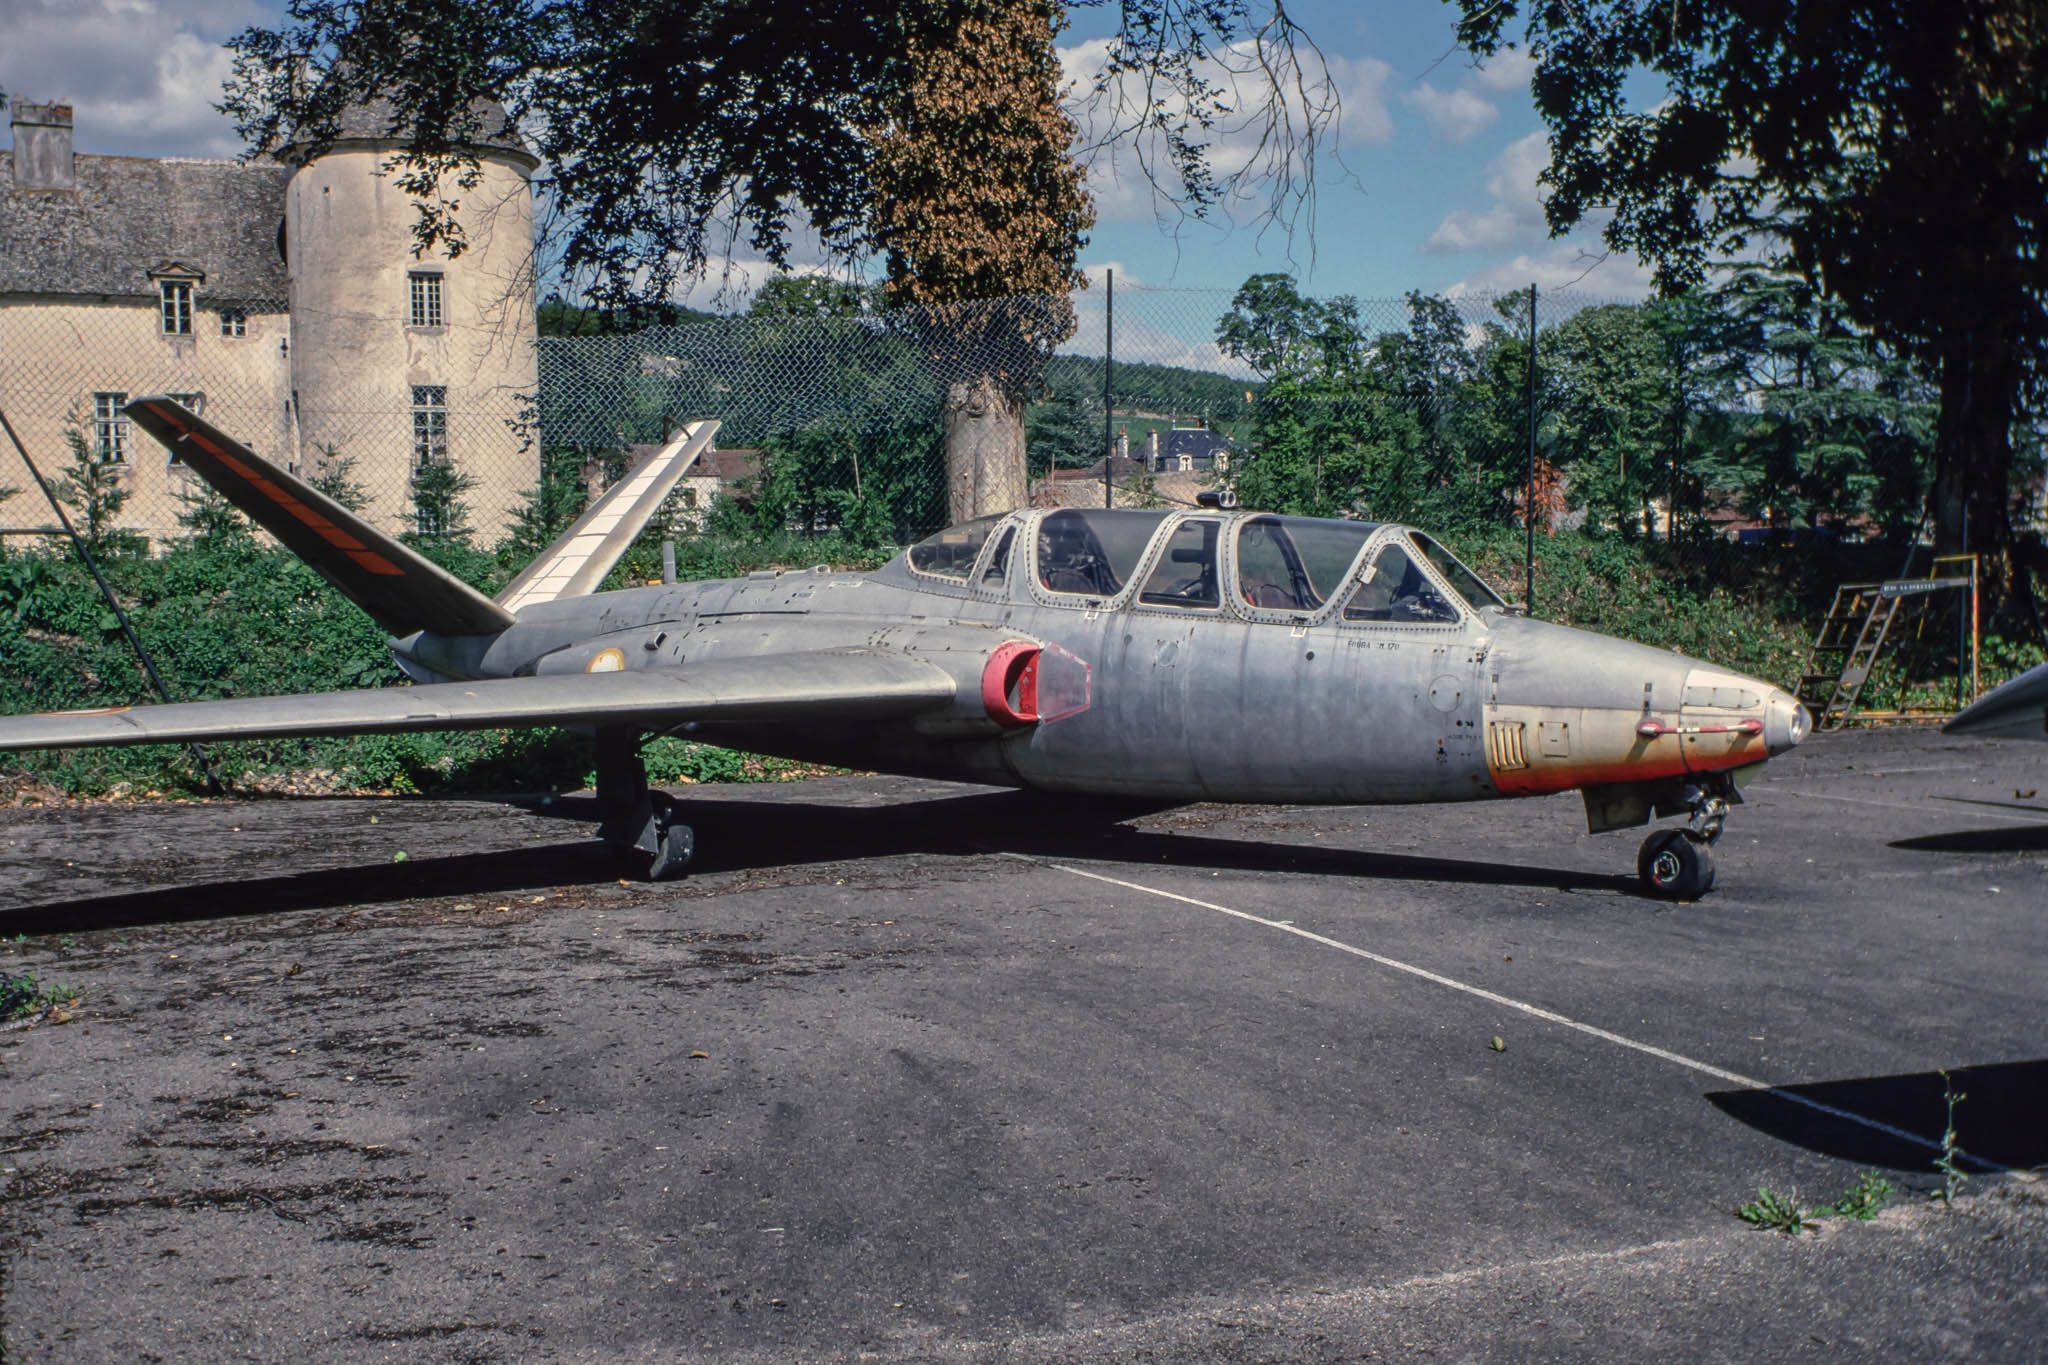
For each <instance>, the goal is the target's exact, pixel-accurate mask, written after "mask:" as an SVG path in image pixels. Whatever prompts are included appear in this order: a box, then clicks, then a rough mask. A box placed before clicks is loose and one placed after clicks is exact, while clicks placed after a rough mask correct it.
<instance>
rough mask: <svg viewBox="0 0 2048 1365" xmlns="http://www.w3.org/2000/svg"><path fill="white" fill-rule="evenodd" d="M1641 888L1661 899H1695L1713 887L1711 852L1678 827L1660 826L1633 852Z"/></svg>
mask: <svg viewBox="0 0 2048 1365" xmlns="http://www.w3.org/2000/svg"><path fill="white" fill-rule="evenodd" d="M1636 875H1637V876H1638V877H1640V878H1642V881H1643V890H1645V891H1647V892H1649V893H1650V894H1651V895H1653V896H1656V897H1658V898H1659V899H1661V900H1669V901H1696V900H1698V899H1699V898H1700V897H1701V896H1704V895H1706V894H1707V892H1709V891H1711V890H1713V888H1714V855H1713V853H1712V852H1710V851H1709V850H1708V848H1707V845H1706V841H1705V840H1702V839H1694V838H1692V837H1691V836H1690V835H1689V834H1688V833H1687V832H1686V831H1684V830H1682V829H1662V830H1658V831H1657V832H1656V833H1655V834H1652V835H1651V836H1650V837H1649V838H1647V839H1645V840H1643V847H1642V849H1641V851H1639V852H1638V853H1637V854H1636Z"/></svg>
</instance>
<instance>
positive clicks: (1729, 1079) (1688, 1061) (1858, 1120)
mask: <svg viewBox="0 0 2048 1365" xmlns="http://www.w3.org/2000/svg"><path fill="white" fill-rule="evenodd" d="M1002 856H1003V857H1005V858H1014V859H1015V860H1017V861H1018V862H1022V863H1035V864H1037V865H1038V866H1040V867H1047V868H1051V869H1052V870H1053V871H1055V872H1065V873H1068V874H1069V875H1071V876H1075V877H1085V878H1087V879H1088V880H1089V881H1092V882H1102V883H1105V884H1106V885H1109V886H1120V887H1122V888H1123V889H1124V890H1126V891H1137V892H1140V893H1142V894H1144V895H1147V896H1157V897H1159V898H1160V899H1162V900H1169V901H1179V902H1180V903H1181V904H1183V905H1192V906H1195V907H1197V908H1199V909H1202V910H1213V911H1215V912H1216V913H1217V914H1219V915H1228V916H1230V917H1231V918H1232V919H1240V920H1243V921H1245V922H1246V923H1248V924H1257V925H1262V926H1264V927H1265V928H1268V929H1278V930H1279V931H1280V932H1281V933H1283V934H1292V935H1294V936H1295V937H1296V938H1304V939H1307V940H1308V941H1309V942H1311V943H1315V944H1320V945H1321V946H1323V947H1325V948H1334V949H1336V950H1337V951H1338V952H1340V953H1349V954H1350V955H1351V956H1353V957H1357V958H1363V959H1364V960H1366V961H1367V962H1371V963H1374V964H1376V965H1378V966H1381V967H1385V968H1387V969H1388V970H1390V971H1396V972H1403V973H1406V974H1407V975H1409V976H1412V977H1415V978H1417V979H1418V980H1422V981H1427V982H1429V983H1430V984H1431V985H1434V986H1442V987H1443V988H1444V989H1446V990H1452V991H1457V992H1459V993H1460V994H1462V995H1469V996H1472V997H1473V998H1475V999H1479V1000H1484V1001H1487V1002H1488V1003H1489V1004H1495V1005H1499V1006H1501V1007H1503V1008H1505V1009H1511V1010H1516V1011H1518V1012H1520V1013H1522V1014H1526V1015H1529V1016H1531V1017H1532V1018H1536V1019H1541V1020H1543V1021H1544V1022H1545V1023H1549V1024H1557V1025H1559V1026H1560V1027H1563V1028H1568V1029H1574V1030H1576V1031H1577V1032H1579V1033H1583V1034H1585V1035H1587V1036H1588V1037H1590V1038H1598V1039H1599V1040H1600V1041H1602V1042H1604V1043H1612V1044H1614V1045H1615V1046H1616V1047H1624V1048H1627V1049H1629V1050H1630V1051H1632V1052H1640V1053H1642V1054H1643V1055H1645V1056H1648V1057H1655V1058H1656V1059H1657V1060H1658V1061H1660V1062H1669V1063H1671V1064H1672V1065H1673V1066H1678V1067H1683V1068H1685V1069H1686V1070H1688V1071H1697V1072H1699V1073H1700V1074H1701V1075H1703V1076H1711V1077H1713V1078H1714V1079H1715V1080H1717V1081H1725V1082H1726V1083H1728V1084H1729V1085H1734V1086H1740V1087H1741V1088H1743V1089H1745V1090H1762V1091H1765V1092H1767V1093H1769V1094H1772V1095H1776V1096H1777V1097H1778V1098H1779V1099H1782V1100H1786V1101H1788V1102H1790V1103H1792V1104H1796V1105H1799V1106H1801V1107H1802V1108H1805V1109H1811V1110H1813V1111H1814V1112H1815V1113H1819V1114H1826V1115H1827V1116H1828V1117H1829V1118H1836V1119H1841V1120H1843V1121H1844V1122H1847V1123H1853V1124H1856V1125H1858V1126H1860V1127H1863V1128H1868V1129H1870V1130H1871V1131H1872V1132H1875V1133H1883V1134H1884V1135H1885V1136H1886V1137H1893V1138H1897V1139H1899V1140H1900V1141H1902V1142H1910V1143H1912V1144H1913V1145H1914V1146H1916V1147H1924V1148H1926V1149H1927V1150H1929V1151H1932V1152H1939V1151H1941V1143H1940V1142H1939V1141H1938V1140H1935V1139H1932V1138H1925V1137H1922V1136H1921V1135H1920V1134H1918V1133H1910V1132H1907V1131H1906V1130H1905V1129H1904V1128H1896V1127H1893V1126H1892V1125H1891V1124H1889V1123H1885V1122H1883V1121H1882V1120H1879V1119H1874V1118H1870V1117H1868V1116H1867V1115H1864V1114H1858V1113H1855V1112H1853V1111H1851V1110H1848V1109H1838V1108H1836V1107H1835V1106H1834V1105H1832V1104H1823V1103H1822V1102H1821V1101H1819V1100H1816V1099H1813V1098H1811V1097H1809V1096H1806V1095H1801V1094H1798V1093H1797V1092H1795V1091H1791V1090H1787V1089H1785V1088H1784V1087H1782V1086H1776V1085H1772V1084H1771V1083H1770V1082H1769V1081H1763V1080H1758V1079H1757V1078H1756V1077H1754V1076H1745V1075H1743V1074H1742V1073H1741V1072H1739V1071H1730V1070H1728V1069H1727V1068H1726V1067H1719V1066H1715V1065H1714V1064H1713V1063H1711V1062H1703V1061H1700V1060H1699V1059H1698V1058H1695V1057H1688V1056H1686V1055H1685V1054H1684V1053H1682V1052H1673V1051H1671V1050H1670V1049H1669V1048H1662V1047H1658V1046H1657V1045H1656V1044H1655V1043H1644V1042H1639V1041H1637V1040H1636V1039H1634V1038H1630V1037H1627V1036H1625V1035H1623V1034H1619V1033H1615V1032H1614V1031H1612V1030H1611V1029H1604V1028H1601V1027H1600V1026H1598V1025H1597V1024H1588V1023H1585V1022H1583V1021H1582V1020H1578V1019H1574V1018H1572V1017H1571V1016H1570V1015H1565V1014H1559V1013H1558V1012H1557V1011H1556V1010H1551V1009H1545V1008H1544V1007H1543V1006H1541V1005H1532V1004H1530V1003H1529V1002H1528V1001H1526V1000H1517V999H1515V998H1514V997H1513V996H1511V995H1502V994H1501V993H1500V992H1499V991H1490V990H1487V989H1486V988H1485V987H1484V986H1474V985H1472V984H1471V983H1469V982H1465V981H1459V980H1457V979H1456V978H1455V977H1449V976H1445V975H1444V974H1443V973H1442V972H1433V971H1431V970H1429V969H1428V968H1427V967H1418V966H1416V965H1415V964H1413V963H1412V962H1403V961H1401V960H1400V959H1399V958H1395V957H1388V956H1386V955H1385V954H1384V953H1375V952H1373V951H1371V950H1370V949H1367V948H1360V947H1357V946H1356V945H1354V944H1350V943H1345V942H1343V941H1341V940H1339V939H1334V938H1331V937H1329V936H1328V935H1326V934H1318V933H1316V932H1314V931H1313V930H1309V929H1303V928H1301V927H1300V926H1299V925H1296V924H1293V923H1290V922H1289V921H1287V920H1277V919H1267V918H1266V917H1265V916H1264V915H1254V914H1252V913H1251V912H1250V911H1248V910H1234V909H1232V908H1231V907H1230V906H1227V905H1218V904H1216V902H1214V901H1205V900H1197V899H1196V898H1195V897H1193V896H1183V895H1181V894H1180V893H1179V892H1177V891H1165V890H1161V889H1160V888H1159V887H1156V886H1146V885H1144V884H1143V883H1141V882H1127V881H1125V880H1123V879H1122V878H1120V877H1110V876H1105V875H1104V874H1102V873H1100V872H1090V871H1088V870H1087V869H1086V868H1080V867H1069V866H1067V865H1066V864H1065V863H1049V862H1046V861H1044V860H1043V859H1039V858H1033V857H1031V856H1029V855H1028V854H1023V853H1008V852H1005V853H1004V854H1002ZM1965 1159H1966V1160H1968V1161H1970V1162H1972V1163H1974V1164H1975V1165H1978V1166H1981V1167H1983V1168H1984V1169H1986V1170H1989V1171H1997V1172H2001V1173H2003V1174H2006V1175H2012V1176H2017V1177H2018V1178H2020V1179H2022V1180H2029V1181H2031V1180H2032V1179H2033V1177H2032V1176H2031V1175H2029V1174H2027V1173H2025V1172H2019V1171H2013V1170H2010V1169H2009V1168H2007V1167H2004V1166H2001V1165H1999V1164H1998V1163H1997V1162H1995V1161H1986V1160H1985V1159H1984V1158H1982V1157H1979V1156H1970V1155H1967V1154H1965Z"/></svg>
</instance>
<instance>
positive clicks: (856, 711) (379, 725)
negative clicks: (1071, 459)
mask: <svg viewBox="0 0 2048 1365" xmlns="http://www.w3.org/2000/svg"><path fill="white" fill-rule="evenodd" d="M957 691H958V685H957V683H956V682H955V681H954V679H953V677H952V675H950V674H948V673H947V672H946V671H945V670H944V669H942V668H939V667H937V666H936V665H933V664H929V663H926V662H924V661H922V660H919V659H912V658H908V657H906V656H904V655H900V654H889V653H878V652H870V651H866V650H821V651H815V652H810V653H802V654H783V655H777V656H773V657H768V658H754V659H718V660H708V661H706V662H704V663H701V664H691V665H690V666H688V667H687V668H646V669H633V670H629V671H626V672H620V673H568V674H551V675H547V676H543V677H523V678H494V679H487V680H484V681H481V682H454V683H429V684H426V685H423V686H415V687H385V688H367V689H364V690H361V691H355V692H315V693H302V694H299V695H296V696H287V697H251V698H248V699H246V700H232V701H199V702H176V703H172V704H170V705H165V706H137V707H118V708H113V709H109V710H104V711H59V712H52V713H47V714H43V715H34V716H7V717H0V751H9V750H20V749H70V748H87V747H95V746H104V745H116V744H161V743H183V742H187V741H192V740H244V739H278V738H291V737H301V736H314V735H360V734H397V733H400V732H403V731H409V730H489V729H501V728H516V727H519V726H528V725H639V726H641V727H642V728H646V729H660V728H665V727H667V726H670V725H677V724H681V723H682V722H684V721H690V720H698V721H707V722H708V721H717V722H728V723H759V722H777V721H793V720H802V719H807V718H821V717H830V718H832V719H837V720H878V719H883V718H886V717H891V716H905V715H912V714H915V713H917V712H919V711H924V710H929V709H933V708H937V707H941V706H944V705H946V704H947V703H949V702H950V701H952V699H953V697H954V695H955V693H956V692H957Z"/></svg>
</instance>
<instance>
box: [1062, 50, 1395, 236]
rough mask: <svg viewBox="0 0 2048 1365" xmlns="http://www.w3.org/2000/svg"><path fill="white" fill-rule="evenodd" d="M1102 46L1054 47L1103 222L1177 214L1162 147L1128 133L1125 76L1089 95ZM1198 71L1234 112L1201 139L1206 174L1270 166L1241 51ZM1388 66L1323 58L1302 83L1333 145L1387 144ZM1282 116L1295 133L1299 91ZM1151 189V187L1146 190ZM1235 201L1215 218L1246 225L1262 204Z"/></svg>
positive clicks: (1259, 197)
mask: <svg viewBox="0 0 2048 1365" xmlns="http://www.w3.org/2000/svg"><path fill="white" fill-rule="evenodd" d="M1110 51H1111V40H1109V39H1107V38H1091V39H1087V40H1085V41H1082V42H1079V43H1075V44H1072V45H1070V46H1065V47H1061V48H1059V49H1058V52H1059V59H1060V70H1061V75H1062V78H1063V80H1064V82H1065V87H1066V93H1065V99H1064V103H1065V105H1066V108H1067V113H1068V115H1069V117H1071V118H1072V119H1073V120H1074V124H1075V127H1076V128H1077V129H1078V130H1079V145H1080V146H1081V147H1082V148H1083V149H1084V152H1085V155H1086V158H1087V165H1088V190H1089V193H1090V194H1092V195H1093V196H1094V199H1095V208H1096V216H1097V218H1098V220H1099V221H1102V222H1143V221H1147V220H1171V219H1174V218H1176V217H1178V209H1177V207H1176V206H1175V205H1174V204H1173V203H1172V202H1171V201H1170V200H1169V199H1168V198H1167V197H1166V195H1167V193H1168V192H1169V191H1171V190H1172V189H1173V188H1174V182H1173V179H1172V167H1171V166H1170V165H1169V164H1168V163H1167V161H1166V159H1165V151H1166V149H1165V146H1164V144H1163V142H1162V141H1161V140H1160V139H1159V138H1158V137H1157V136H1156V135H1145V136H1134V135H1132V134H1131V133H1130V132H1128V131H1127V130H1128V125H1129V119H1130V116H1131V111H1132V110H1134V109H1138V108H1142V95H1141V94H1140V92H1139V91H1138V88H1137V85H1136V83H1135V81H1134V80H1127V81H1126V83H1125V84H1124V85H1123V86H1122V87H1120V88H1117V89H1112V90H1109V91H1105V92H1099V93H1098V92H1097V90H1096V82H1097V79H1098V77H1099V75H1100V73H1101V71H1102V69H1103V67H1104V66H1105V65H1106V64H1107V62H1108V60H1109V55H1110ZM1201 74H1202V75H1203V76H1204V78H1206V79H1207V80H1209V81H1211V82H1212V83H1214V84H1215V85H1216V86H1217V88H1218V89H1219V91H1220V92H1221V94H1222V98H1223V100H1224V102H1225V103H1226V104H1227V105H1228V106H1229V107H1230V108H1232V109H1234V110H1238V111H1240V112H1238V113H1235V114H1231V115H1227V116H1225V117H1224V118H1222V119H1221V120H1219V121H1218V123H1217V124H1216V126H1215V127H1213V128H1211V129H1209V130H1208V131H1207V132H1206V134H1204V135H1203V137H1204V140H1205V141H1206V143H1207V156H1208V163H1209V169H1210V171H1211V172H1212V173H1213V174H1214V175H1215V177H1216V178H1217V179H1218V180H1224V179H1227V178H1228V177H1230V176H1233V175H1238V174H1246V175H1248V177H1249V178H1252V179H1256V178H1257V177H1258V175H1259V174H1260V172H1261V170H1262V169H1264V168H1265V167H1267V166H1269V165H1270V164H1271V160H1270V159H1271V157H1272V156H1273V153H1274V146H1275V144H1274V141H1273V140H1272V139H1270V138H1269V137H1268V136H1267V132H1268V129H1267V126H1266V123H1265V121H1264V119H1263V117H1262V115H1261V112H1260V111H1261V110H1263V109H1264V107H1265V105H1266V102H1267V91H1266V89H1265V87H1264V85H1263V83H1262V78H1261V77H1260V76H1259V75H1258V74H1256V64H1255V63H1254V62H1253V61H1252V58H1251V54H1250V52H1249V51H1248V50H1247V49H1243V48H1233V49H1230V50H1229V51H1228V53H1227V55H1226V59H1225V60H1224V61H1222V62H1210V63H1206V64H1205V65H1204V66H1203V68H1202V72H1201ZM1392 74H1393V68H1392V67H1391V66H1389V65H1388V64H1387V63H1386V62H1383V61H1381V60H1380V59H1378V58H1377V57H1356V58H1352V57H1343V56H1326V57H1325V58H1324V59H1323V69H1322V73H1321V76H1320V78H1319V81H1318V82H1312V83H1310V88H1309V91H1308V95H1307V103H1308V104H1309V105H1310V106H1320V105H1322V104H1324V103H1325V101H1326V100H1330V99H1333V100H1334V101H1335V103H1336V105H1337V107H1338V110H1339V113H1338V117H1337V120H1336V125H1335V129H1334V132H1335V134H1336V145H1337V146H1338V147H1339V148H1341V147H1342V145H1343V144H1344V143H1345V142H1347V141H1349V142H1364V143H1385V142H1389V141H1391V140H1392V139H1393V136H1394V119H1393V114H1392V112H1391V111H1390V109H1389V107H1388V101H1387V93H1386V86H1387V82H1388V80H1389V78H1390V77H1391V76H1392ZM1282 95H1283V102H1284V105H1285V108H1286V111H1287V115H1288V118H1289V120H1290V121H1291V122H1292V124H1293V126H1294V127H1295V128H1297V129H1298V128H1300V127H1301V126H1302V124H1303V122H1304V119H1305V117H1306V114H1305V110H1304V107H1303V106H1304V99H1303V96H1302V94H1301V92H1299V91H1296V90H1292V89H1288V90H1283V92H1282ZM1155 183H1156V185H1157V186H1158V188H1156V189H1155ZM1242 199H1243V202H1238V201H1237V200H1233V201H1232V202H1229V203H1226V204H1224V205H1223V206H1222V213H1221V214H1220V215H1218V216H1219V217H1221V218H1224V219H1225V220H1233V219H1235V218H1237V217H1239V216H1242V217H1245V218H1247V219H1249V218H1251V217H1253V216H1255V215H1256V213H1257V212H1258V211H1259V210H1261V209H1263V208H1264V207H1265V198H1264V196H1263V194H1261V193H1258V192H1256V191H1251V190H1247V191H1246V192H1245V193H1244V195H1243V196H1242Z"/></svg>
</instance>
